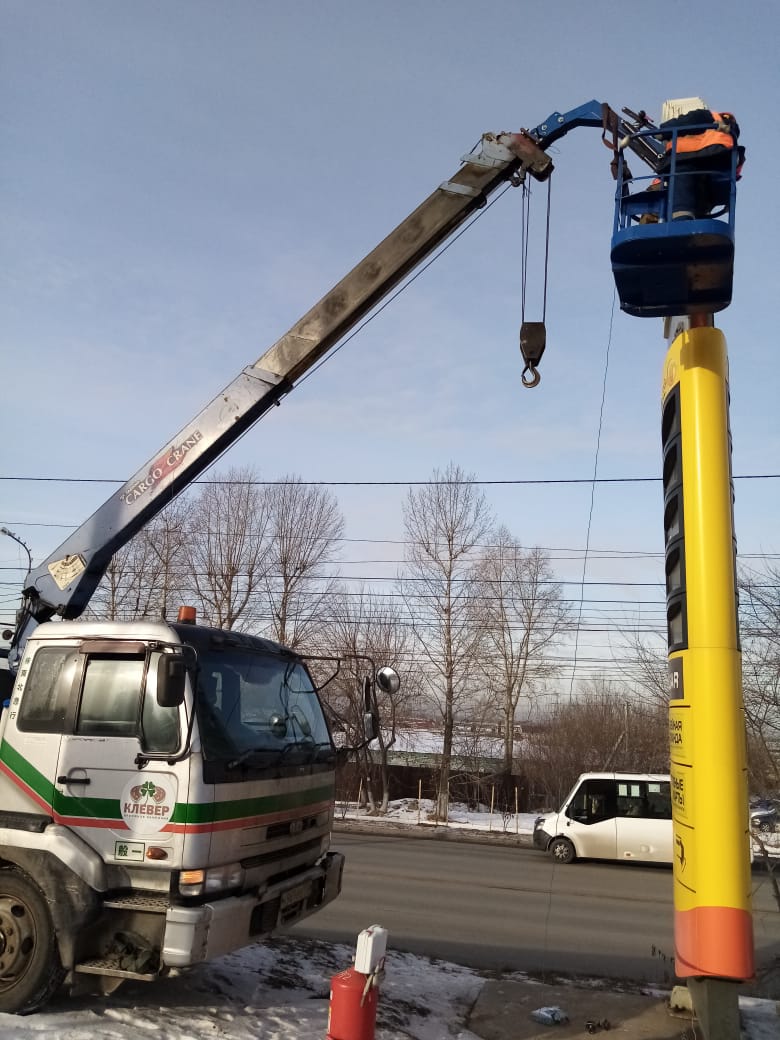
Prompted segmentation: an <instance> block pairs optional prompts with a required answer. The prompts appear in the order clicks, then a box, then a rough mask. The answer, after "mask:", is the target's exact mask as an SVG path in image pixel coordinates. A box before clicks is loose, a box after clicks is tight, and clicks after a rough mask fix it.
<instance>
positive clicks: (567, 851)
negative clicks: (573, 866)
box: [550, 838, 577, 863]
mask: <svg viewBox="0 0 780 1040" xmlns="http://www.w3.org/2000/svg"><path fill="white" fill-rule="evenodd" d="M550 852H551V853H552V857H553V859H554V860H555V862H556V863H571V862H572V861H573V860H574V859H575V858H576V856H577V853H576V851H575V848H574V846H573V845H572V843H571V842H570V841H569V839H568V838H553V840H552V841H551V842H550Z"/></svg>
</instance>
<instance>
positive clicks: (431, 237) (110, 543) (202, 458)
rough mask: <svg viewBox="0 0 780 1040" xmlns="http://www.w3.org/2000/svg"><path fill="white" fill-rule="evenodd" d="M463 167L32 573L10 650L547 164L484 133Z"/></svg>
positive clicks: (526, 138) (75, 601) (92, 584)
mask: <svg viewBox="0 0 780 1040" xmlns="http://www.w3.org/2000/svg"><path fill="white" fill-rule="evenodd" d="M462 163H463V165H462V166H461V168H460V169H459V170H458V171H457V172H456V173H455V174H454V175H453V176H452V177H451V178H450V179H449V180H447V181H445V182H444V183H443V184H441V185H440V186H439V187H438V188H437V189H436V190H435V191H434V192H433V193H432V194H431V195H429V196H428V198H427V199H425V201H424V202H423V203H422V204H421V205H420V206H418V207H417V209H416V210H414V212H413V213H411V214H410V215H409V216H408V217H407V218H406V219H405V220H403V221H402V222H401V223H400V224H399V225H398V227H397V228H396V229H395V230H394V231H393V232H391V234H389V235H388V236H387V238H385V239H384V241H382V242H381V243H380V244H379V245H378V246H377V247H376V248H375V249H374V250H372V252H370V253H369V254H368V255H367V256H366V257H365V258H364V259H363V260H361V261H360V262H359V263H358V264H357V265H356V266H355V267H354V268H353V269H352V271H350V272H349V274H347V275H346V276H345V277H344V278H343V279H342V280H341V281H340V282H339V283H338V284H337V285H336V286H334V288H333V289H331V290H330V291H329V292H328V293H327V294H326V295H325V296H324V297H323V298H322V299H321V300H320V301H319V303H317V304H315V306H314V307H312V308H311V310H310V311H309V312H308V313H307V314H305V315H304V316H303V318H301V320H300V321H299V322H297V323H296V324H295V325H294V326H293V328H291V329H290V331H289V332H287V333H286V334H285V335H284V336H282V338H281V339H280V340H278V342H276V343H275V344H274V345H273V346H272V347H271V348H270V349H269V350H267V351H266V353H265V354H263V356H262V357H261V358H259V359H258V360H257V361H256V362H255V364H254V365H252V366H249V367H247V368H246V369H244V371H243V372H241V373H240V375H239V376H238V377H237V378H236V379H235V380H233V382H232V383H230V384H229V385H228V386H227V387H226V388H225V389H224V390H223V391H222V392H221V393H220V394H219V395H218V396H217V397H215V398H214V400H213V401H212V402H211V403H210V404H209V405H207V406H206V408H204V409H203V411H202V412H200V414H199V415H197V416H196V417H195V418H194V419H193V420H192V421H191V422H190V423H188V424H187V425H186V426H185V427H184V428H183V429H182V430H181V431H180V432H179V433H178V434H177V435H176V437H174V438H173V439H172V440H171V441H168V442H167V443H166V444H165V445H164V446H163V447H162V448H161V449H160V451H158V452H156V453H155V455H154V456H153V457H152V458H151V459H150V460H149V461H148V462H147V463H146V464H145V465H144V466H142V467H141V469H140V470H138V472H137V473H135V474H134V475H133V476H132V477H131V478H130V479H129V480H128V481H127V483H126V484H125V485H124V486H123V487H122V488H121V489H120V490H119V491H117V492H116V493H115V494H113V495H112V496H111V498H110V499H109V500H108V501H107V502H105V503H104V504H103V505H102V506H101V507H100V508H99V509H98V510H97V512H95V513H94V514H93V515H92V516H91V517H90V518H89V519H88V520H87V521H86V522H85V523H84V524H82V526H81V527H80V528H78V530H76V531H75V532H74V533H73V534H72V535H71V536H70V537H69V538H67V539H66V541H65V542H63V544H62V545H61V546H60V547H59V548H58V549H56V550H55V551H54V552H53V553H52V554H51V555H50V556H49V558H48V559H47V560H45V561H44V562H43V564H41V566H39V567H38V568H36V569H34V570H32V571H31V572H30V574H29V575H28V577H27V580H26V582H25V588H24V592H23V610H22V620H21V623H20V624H19V626H18V627H17V632H16V637H15V645H19V644H21V643H22V642H23V641H24V638H25V631H26V629H27V627H28V622H29V621H30V620H31V619H34V620H35V621H46V620H48V619H49V618H51V617H53V616H54V615H60V616H62V617H64V618H77V617H79V616H80V615H81V613H82V612H83V611H84V609H85V608H86V606H87V604H88V603H89V601H90V598H91V597H92V594H93V593H94V591H95V589H96V588H97V586H98V584H99V583H100V581H101V579H102V577H103V575H104V574H105V572H106V569H107V567H108V565H109V563H110V561H111V557H112V556H113V554H114V553H115V552H117V551H118V550H119V549H120V548H122V546H123V545H125V544H126V543H127V542H128V541H129V540H130V539H131V538H132V537H133V536H134V535H135V534H137V533H138V532H139V531H140V530H141V529H142V528H143V527H144V526H145V524H147V523H148V522H149V521H150V520H151V519H152V518H153V517H154V516H155V515H157V513H159V512H160V511H161V510H162V509H163V508H164V507H165V506H166V505H167V504H168V503H169V502H170V501H171V500H172V499H173V498H174V497H175V496H176V495H177V494H178V493H179V492H181V491H182V490H184V489H185V488H186V487H187V486H188V485H189V484H190V483H191V482H192V481H193V480H194V479H195V478H196V477H198V476H199V475H200V474H201V473H202V472H203V471H204V470H205V469H206V468H207V467H208V466H209V465H211V464H212V463H213V462H214V461H215V460H216V459H217V458H219V456H220V455H221V454H222V453H223V452H224V451H225V450H226V449H227V448H228V447H230V445H231V444H233V443H234V442H235V441H236V440H237V439H238V438H239V437H240V436H241V435H242V434H243V433H244V432H245V431H246V430H247V429H248V428H249V427H250V426H252V425H253V424H254V423H255V422H257V420H258V419H260V417H261V416H262V415H263V414H264V413H265V412H267V411H268V409H269V408H271V407H272V406H273V405H274V404H276V403H278V402H279V400H280V398H282V397H283V396H284V395H285V394H286V393H288V392H289V391H290V390H291V389H292V387H293V384H294V383H295V380H296V379H299V378H300V377H301V376H302V375H303V374H304V373H306V372H307V371H308V370H309V369H310V368H311V367H312V366H313V365H314V364H315V363H316V362H317V361H318V360H319V359H320V358H322V357H323V356H324V355H325V354H326V353H327V352H328V351H329V350H330V349H331V348H332V347H333V346H334V345H335V344H337V343H338V342H339V340H341V339H342V338H343V337H344V335H345V334H346V333H347V332H348V331H349V330H350V329H351V328H352V327H353V326H354V325H355V324H356V323H357V322H358V321H359V320H360V319H361V318H362V317H363V316H364V315H366V314H367V313H368V312H369V311H370V310H371V308H372V307H374V306H375V305H376V304H377V303H378V302H379V301H380V300H382V299H383V297H385V296H386V295H387V294H388V293H389V292H391V291H392V289H393V288H394V287H395V286H396V285H398V283H399V282H400V281H401V280H402V279H403V278H404V276H405V275H407V274H408V273H409V272H410V271H412V270H413V269H414V268H415V267H416V266H417V265H418V264H419V263H420V262H421V261H422V260H424V259H425V258H426V257H427V256H429V255H430V254H431V253H432V252H433V250H435V249H436V247H437V246H439V245H440V244H441V243H443V242H444V241H445V240H446V239H447V238H448V237H449V236H450V235H452V233H453V232H454V231H456V230H457V229H458V228H459V227H460V226H461V225H462V224H463V223H464V221H465V220H467V219H468V217H469V216H471V214H472V213H474V211H475V210H477V209H479V208H480V207H482V206H484V205H485V203H486V201H487V199H488V197H489V196H490V195H491V194H492V193H493V192H494V191H495V190H496V188H498V187H499V186H500V185H501V184H504V183H505V182H506V181H507V180H508V179H509V178H520V179H522V178H523V177H524V176H525V173H526V171H527V172H530V173H531V174H532V176H534V177H535V178H537V179H538V180H544V179H545V178H546V177H548V176H549V174H550V172H551V171H552V161H551V160H550V158H549V157H548V156H547V155H545V153H544V152H543V151H542V150H541V149H540V148H539V146H538V145H537V144H536V142H535V141H534V140H533V139H532V138H531V137H530V135H528V134H526V133H524V132H521V133H517V134H510V133H504V134H492V133H488V134H485V135H484V136H483V137H482V140H481V143H480V146H479V148H478V149H477V150H475V151H473V152H470V153H469V154H467V155H465V156H464V157H463V160H462Z"/></svg>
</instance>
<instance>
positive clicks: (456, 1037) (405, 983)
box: [0, 936, 484, 1040]
mask: <svg viewBox="0 0 780 1040" xmlns="http://www.w3.org/2000/svg"><path fill="white" fill-rule="evenodd" d="M353 955H354V949H351V948H350V947H348V946H340V945H332V944H328V943H323V942H319V941H317V940H310V939H299V938H297V937H296V938H293V937H291V936H279V937H277V938H275V939H272V940H269V941H268V942H266V943H262V944H257V945H255V946H251V947H249V948H248V949H246V950H242V951H240V952H239V953H233V954H228V955H227V956H226V957H221V958H220V959H219V960H216V961H213V962H212V963H211V964H206V965H201V966H199V967H197V968H193V969H191V970H190V971H188V972H181V973H179V974H176V975H175V976H174V977H171V978H169V979H160V980H159V981H157V982H154V983H127V984H126V985H124V986H121V987H120V988H119V989H118V990H117V991H116V992H115V993H114V994H112V995H111V996H109V997H98V998H95V997H90V998H83V999H71V1000H63V1001H61V1002H59V1003H55V1004H51V1005H49V1007H48V1008H47V1009H46V1010H45V1011H43V1012H40V1013H38V1014H36V1015H29V1016H26V1017H24V1018H19V1017H17V1016H13V1015H2V1014H0V1037H2V1038H3V1040H137V1038H138V1037H140V1036H150V1037H153V1038H154V1040H222V1038H227V1037H229V1038H230V1040H315V1038H316V1040H324V1038H325V1035H326V1032H327V1025H328V998H329V989H330V979H331V977H332V976H333V975H335V974H336V973H337V972H340V971H343V970H344V969H345V968H348V967H349V966H350V961H351V958H352V957H353ZM483 981H484V980H483V979H481V978H480V976H479V975H478V973H476V972H474V971H472V970H471V969H470V968H462V967H459V966H457V965H454V964H447V963H445V962H442V961H429V960H427V959H426V958H423V957H414V956H412V955H411V954H405V953H397V952H393V951H388V955H387V960H386V972H385V977H384V979H383V981H382V984H381V998H380V1000H379V1004H378V1012H377V1037H378V1038H381V1040H410V1038H414V1040H443V1038H445V1037H449V1038H451V1040H473V1034H472V1033H470V1032H468V1030H466V1029H465V1028H464V1027H463V1022H464V1019H465V1016H466V1014H467V1013H468V1010H469V1009H470V1008H471V1006H472V1005H473V1003H474V1001H475V1000H476V998H477V995H478V993H479V990H480V988H481V986H482V984H483Z"/></svg>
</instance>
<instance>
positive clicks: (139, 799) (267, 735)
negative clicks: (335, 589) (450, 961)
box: [0, 621, 343, 1012]
mask: <svg viewBox="0 0 780 1040" xmlns="http://www.w3.org/2000/svg"><path fill="white" fill-rule="evenodd" d="M336 755H337V753H336V749H335V747H334V745H333V742H332V740H331V734H330V731H329V728H328V724H327V722H326V719H325V716H324V714H323V710H322V707H321V704H320V701H319V698H318V695H317V691H316V689H315V687H314V684H313V682H312V679H311V676H310V675H309V672H308V670H307V669H306V666H305V664H304V662H303V660H302V659H301V658H299V657H298V656H297V655H296V654H294V653H292V652H291V651H289V650H285V649H284V648H282V647H281V646H278V645H277V644H275V643H272V642H270V641H268V640H265V639H262V638H260V637H254V636H249V635H242V634H237V633H233V632H225V631H219V630H213V629H208V628H200V627H198V626H196V625H192V624H167V623H163V622H156V621H135V622H129V623H115V622H94V623H92V622H83V621H80V622H78V623H75V622H60V623H57V622H49V623H46V624H43V625H40V626H39V627H38V628H37V629H36V630H35V631H34V632H33V633H32V635H31V636H30V638H29V639H28V640H27V643H26V645H25V649H24V654H23V657H22V660H21V663H20V667H19V670H18V675H17V678H16V682H15V685H14V687H13V690H12V692H11V697H10V704H9V706H8V708H7V709H5V710H4V711H3V713H2V718H0V965H1V966H2V975H1V976H0V1011H6V1012H8V1011H10V1012H17V1011H29V1010H33V1009H34V1008H36V1007H39V1006H41V1005H42V1004H43V1003H44V1002H45V1001H46V1000H47V999H48V998H49V997H50V996H51V995H52V994H53V992H54V991H55V990H56V989H57V988H58V987H59V986H60V985H61V984H62V983H63V982H64V983H66V984H67V985H68V986H69V987H71V988H74V987H75V986H76V985H77V983H78V982H79V981H81V982H82V983H85V982H86V981H88V980H89V979H91V981H92V982H93V983H95V982H97V983H99V986H98V988H99V989H100V990H102V991H103V992H108V991H110V990H111V989H113V988H114V987H115V986H116V985H118V984H119V982H120V981H121V980H122V979H124V978H136V979H152V978H155V977H156V976H158V975H160V974H164V973H165V972H166V971H167V970H168V969H170V968H171V967H174V966H175V967H183V966H187V965H192V964H196V963H198V962H200V961H204V960H207V959H209V958H212V957H215V956H219V955H221V954H224V953H226V952H228V951H230V950H235V949H237V948H240V947H242V946H245V945H246V944H248V943H250V942H252V941H253V940H254V939H256V938H259V937H261V936H265V935H269V934H270V933H272V932H273V931H274V930H275V929H277V928H278V927H280V926H282V925H289V924H292V923H294V922H296V921H299V920H301V919H302V918H304V917H306V916H307V915H308V914H311V913H313V912H314V911H315V910H317V909H319V908H321V907H322V906H325V905H326V904H327V903H329V902H330V901H331V900H332V899H334V898H335V897H336V896H337V894H338V892H339V890H340V885H341V874H342V867H343V857H342V856H341V855H340V854H339V853H335V852H330V851H329V844H330V831H331V825H332V816H333V804H334V785H335V773H334V770H335V762H336ZM81 988H83V986H82V987H81Z"/></svg>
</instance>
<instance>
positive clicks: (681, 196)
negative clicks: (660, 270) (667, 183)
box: [659, 108, 745, 220]
mask: <svg viewBox="0 0 780 1040" xmlns="http://www.w3.org/2000/svg"><path fill="white" fill-rule="evenodd" d="M659 129H661V130H672V129H676V130H677V136H676V139H674V154H675V157H676V162H675V173H676V176H675V178H674V180H675V183H674V185H673V186H672V190H673V192H674V200H673V212H672V220H693V219H695V218H701V217H707V216H709V215H710V213H711V212H712V210H713V209H714V208H715V207H716V206H722V205H726V204H727V203H728V199H729V187H730V173H731V163H732V156H733V153H734V149H735V148H736V149H737V178H739V176H740V173H741V170H742V164H743V162H744V161H745V149H744V148H743V147H742V146H741V145H738V144H737V141H738V139H739V124H738V123H737V121H736V119H735V118H734V116H733V115H732V114H731V113H730V112H713V111H710V109H708V108H696V109H693V110H692V111H690V112H685V113H683V114H682V115H678V116H676V117H675V118H674V119H667V120H665V121H664V122H663V123H661V124H660V127H659ZM665 141H666V152H667V155H666V158H665V160H664V162H663V163H662V165H661V167H660V169H659V173H661V174H663V173H668V172H669V171H670V169H671V158H672V146H673V139H672V138H671V137H666V138H665Z"/></svg>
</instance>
